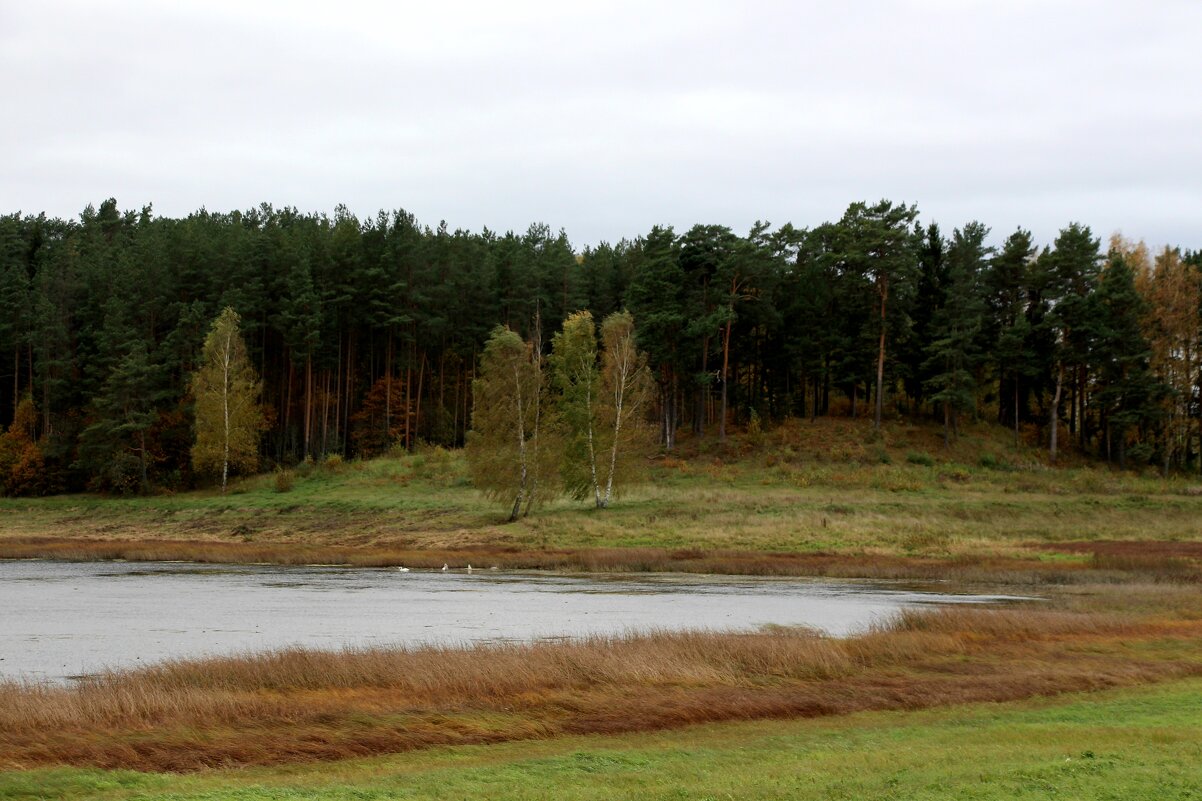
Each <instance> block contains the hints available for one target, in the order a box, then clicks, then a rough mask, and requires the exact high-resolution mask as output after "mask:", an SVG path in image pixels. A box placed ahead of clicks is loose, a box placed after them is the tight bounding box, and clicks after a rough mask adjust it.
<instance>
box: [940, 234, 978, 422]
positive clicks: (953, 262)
mask: <svg viewBox="0 0 1202 801" xmlns="http://www.w3.org/2000/svg"><path fill="white" fill-rule="evenodd" d="M988 234H989V229H988V228H986V227H985V226H984V225H982V224H981V223H978V222H972V223H969V224H968V225H966V226H964V228H963V229H956V231H955V233H954V234H953V236H952V241H951V243H950V245H949V247H948V250H947V262H948V288H947V297H946V300H945V301H944V304H943V307H942V308H941V309H939V310H938V311H937V312H936V313H935V315H934V317H933V318H932V325H931V335H932V337H933V339H932V340H931V341H930V343H929V344H928V346H927V353H928V359H927V363H926V365H925V368H926V370H927V371H928V372H929V373H931V378H930V379H928V381H927V389H928V390H929V391H930V392H931V393H932V394H931V400H932V401H934V402H936V403H938V404H939V405H940V406H942V407H943V440H944V443H946V444H950V443H951V440H952V437H954V436H957V435H958V433H959V428H958V418H959V415H960V414H961V413H962V412H965V411H969V410H971V409H973V408H974V406H975V405H976V394H975V393H976V388H977V385H976V378H975V368H976V366H977V363H978V361H979V358H980V349H979V338H978V334H979V332H980V330H981V325H982V319H983V316H984V311H985V303H984V299H983V298H982V292H981V273H982V271H983V269H984V267H985V260H986V257H987V255H988V250H989V249H988V248H986V247H985V237H986V236H988Z"/></svg>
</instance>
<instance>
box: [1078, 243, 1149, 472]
mask: <svg viewBox="0 0 1202 801" xmlns="http://www.w3.org/2000/svg"><path fill="white" fill-rule="evenodd" d="M1093 300H1094V302H1095V304H1096V310H1097V312H1096V321H1095V322H1094V327H1093V330H1094V332H1095V336H1096V341H1095V342H1094V343H1093V348H1092V349H1091V354H1090V355H1091V358H1092V359H1093V360H1094V361H1095V363H1096V365H1097V369H1098V381H1099V388H1098V391H1097V394H1098V403H1099V405H1100V406H1101V411H1102V420H1103V427H1104V430H1105V436H1106V456H1107V458H1108V459H1110V458H1114V457H1117V459H1118V463H1119V467H1120V468H1125V467H1126V466H1127V453H1128V447H1127V439H1128V435H1129V434H1130V433H1131V432H1133V431H1134V430H1137V429H1139V428H1141V427H1143V426H1146V425H1147V424H1148V423H1150V422H1151V421H1152V420H1154V419H1155V417H1156V407H1157V405H1158V402H1159V400H1160V398H1161V397H1162V396H1163V394H1164V388H1163V387H1162V386H1161V385H1160V384H1159V382H1157V381H1156V379H1155V377H1154V376H1153V375H1152V373H1151V371H1150V370H1149V369H1148V356H1149V348H1148V345H1147V341H1146V340H1145V339H1144V335H1143V329H1142V325H1143V318H1144V316H1145V314H1146V310H1145V307H1144V302H1143V298H1141V297H1140V295H1139V293H1138V292H1137V291H1136V289H1135V273H1134V271H1133V270H1132V269H1131V266H1130V264H1128V262H1127V258H1126V257H1125V256H1124V255H1123V254H1122V253H1121V252H1119V251H1112V252H1111V254H1110V257H1109V259H1108V260H1107V263H1106V267H1105V269H1104V270H1102V273H1101V276H1100V281H1099V284H1098V289H1097V292H1096V294H1095V295H1094V296H1093ZM1143 451H1144V455H1145V460H1146V455H1147V453H1148V451H1150V448H1144V449H1143Z"/></svg>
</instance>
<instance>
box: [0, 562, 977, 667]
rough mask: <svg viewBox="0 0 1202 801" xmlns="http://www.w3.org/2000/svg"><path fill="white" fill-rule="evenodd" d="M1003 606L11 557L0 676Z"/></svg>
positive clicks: (774, 588) (774, 582)
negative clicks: (281, 652)
mask: <svg viewBox="0 0 1202 801" xmlns="http://www.w3.org/2000/svg"><path fill="white" fill-rule="evenodd" d="M995 600H999V597H998V596H974V595H954V594H948V593H936V592H919V591H915V590H913V589H905V588H903V587H902V586H901V585H897V584H890V583H884V582H866V581H855V582H852V581H816V580H808V579H779V578H748V577H730V576H697V575H679V574H671V575H669V574H651V575H647V574H614V575H589V576H568V575H560V574H545V573H499V572H493V571H487V570H485V571H480V570H477V571H476V572H474V573H470V574H469V573H467V572H466V571H463V570H453V571H450V572H446V573H443V572H440V571H433V572H431V571H420V572H419V571H416V570H415V571H412V572H408V573H403V572H400V571H398V570H396V569H356V568H339V567H279V566H260V565H196V564H184V563H128V562H42V561H3V562H0V679H3V678H26V679H32V680H50V681H59V682H61V681H65V680H68V679H70V678H71V677H73V676H79V675H83V674H87V673H89V672H95V671H97V670H99V669H101V668H104V667H128V666H136V665H142V664H148V663H151V662H156V661H160V660H163V659H167V658H174V657H194V656H202V655H206V654H229V653H233V652H238V651H251V650H264V649H270V648H278V647H281V646H286V645H303V646H308V647H314V648H325V649H337V648H340V647H343V646H363V645H388V644H398V643H399V644H407V645H416V644H420V643H438V644H461V643H473V642H496V641H502V640H531V639H538V638H553V637H574V636H581V635H587V634H615V633H623V632H630V631H646V630H648V629H743V630H747V629H754V628H757V627H760V626H764V625H769V624H775V625H782V626H795V625H805V626H813V627H816V628H820V629H822V630H824V631H826V632H828V633H830V634H833V635H837V636H838V635H845V634H849V633H853V632H855V631H857V630H862V629H863V628H865V627H866V626H868V625H870V624H871V623H873V622H874V621H881V620H884V619H886V618H888V617H889V616H890V615H891V614H893V613H895V612H897V611H898V610H900V609H903V608H907V607H914V606H917V605H921V604H932V603H940V604H947V603H979V602H986V601H995Z"/></svg>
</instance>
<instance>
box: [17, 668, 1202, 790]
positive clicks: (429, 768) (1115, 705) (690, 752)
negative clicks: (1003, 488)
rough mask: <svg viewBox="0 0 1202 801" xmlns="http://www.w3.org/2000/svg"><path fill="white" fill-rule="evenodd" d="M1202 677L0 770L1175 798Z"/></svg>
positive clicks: (45, 777) (214, 785) (140, 782)
mask: <svg viewBox="0 0 1202 801" xmlns="http://www.w3.org/2000/svg"><path fill="white" fill-rule="evenodd" d="M1200 699H1202V681H1199V680H1189V681H1183V682H1173V683H1168V684H1163V685H1159V686H1155V687H1150V688H1138V689H1125V690H1121V691H1106V692H1101V693H1089V694H1087V695H1069V696H1062V697H1059V698H1056V699H1053V700H1047V699H1040V700H1035V701H1025V702H1011V703H1007V704H1000V705H999V704H984V705H972V706H961V707H953V708H950V709H938V710H928V711H921V712H869V713H859V714H854V715H850V716H846V717H843V718H834V719H830V718H828V719H822V720H806V721H757V722H753V723H734V724H731V723H727V724H719V725H704V726H696V727H691V728H688V729H685V730H680V731H671V732H658V733H646V734H637V735H623V736H587V737H563V738H559V739H555V740H539V741H527V742H520V743H505V744H500V745H487V746H468V747H453V748H435V749H430V750H427V751H422V752H415V753H409V754H402V755H397V756H391V757H384V758H372V759H356V760H348V761H343V762H337V763H326V764H321V765H298V766H288V767H282V768H281V767H275V768H254V769H236V770H215V771H206V772H201V773H194V774H189V775H183V776H181V775H178V774H161V773H137V772H132V771H102V770H94V769H79V768H53V769H41V770H33V771H13V772H8V773H2V772H0V798H3V799H12V800H13V801H16V800H17V799H20V800H21V801H32V799H43V798H56V799H62V801H80V800H81V799H108V800H109V801H125V800H126V799H146V798H157V799H172V801H201V799H204V801H224V800H225V799H278V800H280V801H283V800H285V799H306V801H349V799H356V801H375V800H376V799H380V800H381V801H382V800H383V799H393V798H412V799H438V798H488V799H495V801H510V800H511V799H512V800H514V801H516V800H517V799H567V800H568V801H572V800H577V801H584V800H586V799H626V798H629V799H679V798H738V799H779V798H793V799H798V800H799V801H806V800H807V799H815V801H817V799H822V800H823V801H827V800H828V799H849V800H850V799H856V801H874V800H876V799H881V800H882V801H883V799H902V798H904V799H908V800H912V801H928V800H931V801H933V799H946V798H972V799H979V800H980V801H992V800H994V799H996V800H997V801H1013V800H1014V799H1020V800H1021V799H1046V798H1074V799H1120V798H1121V799H1124V801H1144V800H1146V801H1153V800H1155V801H1160V800H1161V799H1186V798H1191V797H1193V796H1194V795H1195V794H1196V791H1197V788H1198V787H1199V786H1202V738H1200V737H1199V734H1198V732H1199V731H1202V700H1200Z"/></svg>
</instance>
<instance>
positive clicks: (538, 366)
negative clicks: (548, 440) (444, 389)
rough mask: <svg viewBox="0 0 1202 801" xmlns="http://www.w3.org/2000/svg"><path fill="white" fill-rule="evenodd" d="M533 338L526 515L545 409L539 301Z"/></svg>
mask: <svg viewBox="0 0 1202 801" xmlns="http://www.w3.org/2000/svg"><path fill="white" fill-rule="evenodd" d="M532 338H533V340H534V346H533V347H532V348H531V354H530V355H531V358H532V359H533V361H534V375H535V382H534V397H533V398H531V399H530V402H531V403H533V404H534V431H533V432H532V434H533V437H532V438H531V439H532V442H533V448H532V450H533V451H534V454H533V460H534V461H533V463H534V474H533V475H532V476H530V491H529V492H528V493H527V497H526V512H525V513H526V515H529V514H530V508H531V507H532V506H533V505H534V498H535V496H536V495H537V493H538V465H539V456H538V449H539V445H541V444H542V443H541V442H539V438H538V435H539V424H540V423H541V422H542V420H541V418H542V411H543V316H542V310H541V308H540V306H539V305H538V304H537V303H536V304H535V306H534V336H533V337H532ZM419 387H420V384H419ZM523 458H524V457H523ZM523 470H524V468H523Z"/></svg>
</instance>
